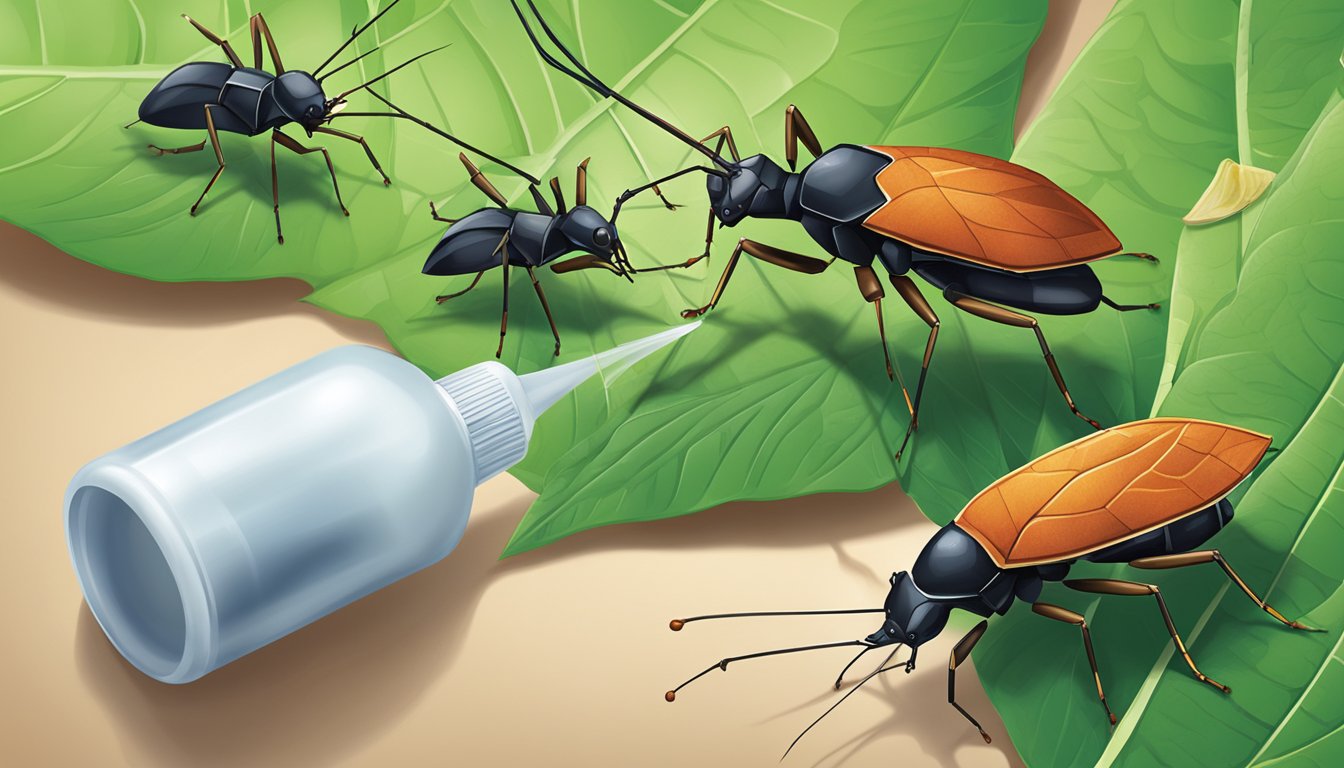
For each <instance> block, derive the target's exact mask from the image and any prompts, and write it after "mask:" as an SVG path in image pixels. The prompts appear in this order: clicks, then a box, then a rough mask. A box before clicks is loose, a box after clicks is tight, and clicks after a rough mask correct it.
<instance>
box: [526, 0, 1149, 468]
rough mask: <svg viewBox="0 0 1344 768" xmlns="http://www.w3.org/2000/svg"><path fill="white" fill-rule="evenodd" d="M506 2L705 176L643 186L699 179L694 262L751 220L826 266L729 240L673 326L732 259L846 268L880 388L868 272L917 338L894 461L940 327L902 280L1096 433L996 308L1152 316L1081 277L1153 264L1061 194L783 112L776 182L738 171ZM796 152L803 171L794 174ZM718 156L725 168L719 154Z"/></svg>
mask: <svg viewBox="0 0 1344 768" xmlns="http://www.w3.org/2000/svg"><path fill="white" fill-rule="evenodd" d="M512 2H513V6H514V11H515V12H516V13H517V15H518V18H519V19H520V20H521V21H522V23H523V27H524V28H525V30H526V32H527V35H528V37H529V38H530V39H531V41H532V44H533V46H534V47H535V48H536V49H537V52H538V53H539V54H540V56H541V57H542V59H543V60H545V61H546V63H547V64H549V65H550V66H551V67H553V68H555V69H557V70H559V71H560V72H563V73H564V74H566V75H568V76H569V77H571V78H573V79H575V80H577V81H579V82H580V83H582V84H583V85H585V86H587V87H588V88H590V89H592V90H593V91H595V92H596V93H597V94H599V95H600V96H603V97H608V98H612V99H615V100H616V101H618V102H619V103H621V104H623V105H625V106H626V107H628V108H629V109H631V110H633V111H635V112H636V113H637V114H639V115H641V116H642V117H644V118H645V119H647V120H649V121H650V122H652V123H653V124H654V125H657V126H658V127H660V128H662V129H663V130H665V131H667V132H668V133H670V134H672V135H673V136H674V137H676V138H677V139H679V140H681V141H682V142H684V143H685V144H687V145H688V146H690V147H691V148H692V149H694V150H696V151H697V152H699V153H700V154H702V155H704V157H705V158H707V159H708V160H709V161H710V163H711V165H710V166H704V165H697V166H691V167H688V168H684V169H682V170H680V171H677V172H676V173H673V174H670V175H668V176H666V177H664V178H661V179H658V182H657V183H665V182H666V181H668V180H669V179H672V178H676V177H678V176H681V175H683V174H686V173H695V172H702V173H705V174H706V175H707V178H706V188H707V190H708V192H709V200H710V208H709V223H708V227H707V232H706V236H705V251H704V253H705V255H708V254H709V251H710V248H711V246H712V245H713V239H714V229H715V227H714V223H715V221H716V220H717V221H718V223H719V226H720V227H725V226H726V227H734V226H736V225H737V224H738V223H740V222H741V221H743V220H744V219H747V218H758V219H791V220H794V221H797V222H799V223H800V224H801V225H802V227H803V229H804V230H805V231H806V232H807V233H808V235H810V236H811V237H812V239H813V240H814V241H815V242H816V243H817V245H818V246H820V247H821V248H822V249H823V250H825V251H826V252H827V253H829V254H830V256H831V259H830V260H829V261H824V260H822V259H818V258H814V257H812V256H807V255H804V254H799V253H793V252H791V251H786V250H783V249H781V248H776V247H774V246H771V245H767V244H765V243H760V242H756V241H755V240H750V239H746V238H743V239H740V240H738V242H737V246H736V247H735V248H734V249H733V252H732V255H731V256H729V259H728V263H727V264H726V265H725V267H724V270H723V274H722V276H721V277H720V278H719V282H718V285H717V286H716V287H715V289H714V292H713V294H712V296H711V297H710V300H709V303H707V304H705V305H704V306H701V307H696V308H693V309H688V310H686V311H684V312H683V313H682V316H683V317H687V318H690V317H698V316H700V315H703V314H704V313H706V312H708V311H709V310H711V309H713V308H714V307H715V306H717V305H718V303H719V301H720V300H721V299H722V298H723V293H724V290H725V289H726V288H727V287H728V281H729V280H730V279H731V278H732V276H733V270H734V269H735V268H736V267H737V263H738V259H739V258H740V257H741V255H742V254H743V253H746V254H747V255H749V256H752V257H753V258H756V259H759V260H761V261H764V262H766V263H769V264H774V265H775V266H779V267H783V268H785V269H790V270H793V271H796V272H802V273H804V274H810V275H815V274H818V273H820V272H823V271H824V270H826V268H827V267H829V266H830V265H831V264H832V263H833V262H834V261H835V260H836V259H839V260H841V261H844V262H846V263H848V264H851V265H853V267H854V276H855V278H856V279H857V282H858V287H859V293H860V294H861V295H862V297H863V299H864V300H865V301H868V302H870V303H872V304H873V305H874V306H875V308H876V314H877V327H878V334H879V337H880V339H881V341H882V353H883V356H884V358H885V360H886V369H887V376H888V377H889V378H893V379H894V378H895V376H894V369H893V366H892V363H891V354H890V352H889V351H888V349H887V343H886V328H885V324H884V322H883V316H882V299H883V298H884V296H885V292H884V290H883V288H882V283H881V281H880V280H879V279H878V276H877V273H876V272H875V271H874V269H873V266H872V265H873V262H874V260H876V261H877V263H878V266H880V267H881V268H882V269H884V270H885V271H886V272H887V275H888V278H889V280H890V282H891V285H892V287H893V288H895V290H896V293H897V294H898V295H899V296H900V297H901V299H902V300H903V301H904V302H905V303H906V304H907V305H908V306H909V307H910V309H911V310H912V311H913V312H914V313H915V314H916V315H917V316H918V317H919V318H920V319H921V320H922V321H924V323H926V324H927V325H928V327H929V335H928V338H927V341H926V342H925V346H924V358H923V363H922V365H921V368H920V373H919V381H918V384H917V385H916V387H915V395H914V399H913V401H912V400H911V398H910V395H909V392H908V391H906V390H905V386H904V384H902V386H901V389H902V392H903V393H904V394H905V399H906V406H907V408H908V409H909V411H910V423H909V426H908V427H907V429H906V432H905V438H904V439H903V440H902V441H901V447H900V449H898V450H897V452H896V457H897V458H899V457H900V455H901V453H902V452H903V451H904V449H905V446H906V444H907V443H908V441H909V440H910V435H911V433H912V432H913V431H914V430H915V429H917V428H918V426H919V406H920V402H921V399H922V397H923V393H924V383H925V379H926V376H927V374H928V369H929V362H930V360H931V359H932V357H933V351H934V346H935V344H936V342H937V340H938V329H939V325H940V321H939V319H938V314H937V313H936V312H935V311H934V310H933V308H932V307H931V306H930V305H929V303H928V301H927V300H925V298H924V296H923V295H922V294H921V292H920V290H919V288H918V286H917V285H916V284H915V282H914V281H913V280H912V279H911V278H910V276H909V273H911V272H913V273H914V274H915V275H917V276H919V277H921V278H923V279H924V280H926V281H927V282H929V283H930V284H932V285H933V286H934V287H936V288H938V289H939V290H940V291H942V293H943V297H944V298H945V299H946V300H947V301H948V302H950V303H951V304H952V306H953V307H955V308H957V309H959V310H961V311H963V312H967V313H969V314H972V315H975V316H977V317H981V318H984V319H986V320H991V321H993V322H996V323H1002V324H1004V325H1010V326H1016V327H1020V328H1029V329H1031V330H1032V332H1033V333H1034V334H1035V336H1036V341H1037V342H1038V343H1039V344H1040V347H1041V352H1042V354H1043V356H1044V360H1045V364H1046V365H1047V366H1048V367H1049V369H1050V374H1051V376H1052V377H1053V378H1054V381H1055V384H1056V385H1057V386H1058V388H1059V391H1060V393H1061V394H1062V395H1063V397H1064V401H1065V403H1066V404H1067V405H1068V407H1069V410H1070V411H1072V412H1073V413H1074V415H1076V416H1078V418H1080V419H1082V420H1084V421H1086V422H1087V423H1088V424H1089V425H1091V426H1092V427H1093V428H1094V429H1100V428H1101V425H1100V424H1098V423H1097V422H1096V421H1094V420H1093V419H1091V418H1089V417H1088V416H1086V415H1085V414H1084V413H1083V412H1082V411H1080V410H1079V409H1078V406H1077V405H1076V404H1075V403H1074V400H1073V396H1072V395H1071V394H1070V393H1069V389H1068V387H1067V386H1066V385H1065V383H1064V376H1063V374H1062V373H1061V372H1060V369H1059V366H1058V365H1057V364H1056V362H1055V357H1054V354H1053V353H1051V351H1050V345H1049V344H1048V343H1047V342H1046V338H1045V334H1044V333H1043V332H1042V331H1041V328H1040V325H1039V324H1038V322H1037V320H1036V318H1035V317H1033V316H1031V315H1028V314H1024V313H1023V312H1017V311H1014V310H1013V309H1009V307H1014V308H1016V309H1020V310H1025V311H1027V312H1034V313H1042V314H1051V315H1076V314H1084V313H1088V312H1092V311H1093V310H1095V309H1097V308H1098V306H1099V305H1101V304H1106V305H1107V306H1109V307H1111V308H1113V309H1116V310H1119V311H1121V312H1128V311H1132V310H1138V309H1157V308H1158V305H1157V304H1117V303H1116V302H1114V301H1112V300H1111V299H1110V298H1109V297H1107V296H1106V295H1105V294H1104V293H1103V292H1102V286H1101V282H1100V281H1099V280H1098V279H1097V276H1096V274H1095V273H1094V272H1093V271H1092V268H1091V267H1089V266H1088V262H1092V261H1096V260H1098V259H1103V258H1107V257H1110V256H1116V255H1128V256H1135V257H1138V258H1142V259H1146V260H1148V261H1153V262H1156V259H1155V258H1154V257H1153V256H1151V255H1149V254H1146V253H1133V252H1127V253H1123V254H1122V253H1121V252H1120V241H1119V240H1118V239H1117V238H1116V236H1115V235H1114V234H1113V233H1112V232H1111V230H1110V229H1109V228H1108V227H1107V226H1106V224H1105V223H1103V222H1102V221H1101V219H1099V218H1098V217H1097V216H1096V214H1094V213H1093V212H1092V211H1091V210H1089V209H1088V208H1087V206H1085V205H1083V204H1082V203H1081V202H1080V201H1078V200H1077V199H1076V198H1074V197H1073V196H1072V195H1070V194H1069V193H1068V192H1065V191H1064V190H1063V189H1061V188H1060V187H1059V186H1057V185H1056V184H1055V183H1054V182H1052V181H1050V180H1049V179H1047V178H1046V177H1044V176H1042V175H1041V174H1039V173H1036V172H1035V171H1032V170H1029V169H1027V168H1024V167H1022V166H1020V165H1015V164H1013V163H1010V162H1007V161H1004V160H999V159H997V158H993V157H988V156H985V155H979V154H975V153H973V152H964V151H960V150H955V149H942V148H938V147H885V146H858V145H854V144H839V145H836V146H833V147H831V148H830V149H823V148H822V145H821V143H820V141H819V140H818V139H817V136H816V134H815V133H814V132H813V131H812V128H811V126H809V125H808V122H807V120H806V119H804V117H803V113H802V112H801V111H799V110H798V108H797V107H795V106H793V105H789V107H788V108H786V109H785V111H784V155H785V159H786V161H787V162H788V166H789V170H787V171H786V170H784V169H783V168H782V167H780V166H779V165H778V164H777V163H775V162H774V161H773V160H771V159H769V158H767V157H766V156H765V155H759V154H758V155H753V156H751V157H748V158H746V159H743V158H742V157H741V156H740V155H739V154H738V151H737V145H736V142H734V140H733V133H732V130H731V129H730V128H729V127H728V126H724V127H722V128H720V129H719V130H717V131H714V132H713V133H711V134H709V135H708V136H706V137H705V138H703V139H700V140H696V139H695V138H693V137H692V136H691V135H690V134H687V133H686V132H685V131H682V130H681V129H679V128H677V127H675V126H673V125H672V124H671V123H669V122H668V121H667V120H665V119H663V118H661V117H658V116H657V115H655V114H653V113H652V112H649V111H648V110H647V109H645V108H643V107H641V106H639V105H638V104H635V103H634V102H632V101H630V100H629V99H628V98H626V97H625V96H623V95H622V94H620V93H619V92H617V91H615V90H613V89H612V88H610V87H609V86H607V85H606V84H605V83H604V82H603V81H602V80H601V79H599V78H598V77H597V76H596V75H594V74H593V73H592V72H590V71H589V70H588V69H587V68H586V67H585V66H584V65H583V63H582V62H581V61H579V59H578V58H577V57H576V56H575V55H574V54H573V53H571V52H570V51H569V49H568V48H566V47H565V45H564V44H563V43H562V42H561V41H560V39H559V38H558V37H557V36H556V34H555V32H554V31H552V30H551V28H550V27H549V26H548V25H547V23H546V20H545V19H544V18H543V17H542V16H541V14H540V12H538V11H537V8H536V5H535V4H534V3H533V0H528V5H529V6H530V7H531V9H532V15H533V16H535V17H536V20H537V22H538V24H539V25H540V27H541V30H542V32H543V33H544V34H545V35H546V36H547V37H548V38H549V39H550V41H551V43H552V44H554V46H555V47H556V48H557V49H558V50H559V52H560V54H561V55H562V56H563V57H564V58H565V59H566V60H567V61H568V62H569V63H568V64H566V63H564V62H562V61H560V60H559V59H558V58H556V57H555V56H554V55H552V54H551V53H550V51H549V50H547V48H546V47H545V46H544V45H543V44H542V43H541V41H540V40H539V39H538V38H537V35H536V33H534V31H533V29H532V26H531V24H530V23H529V21H528V19H527V17H525V16H524V14H523V11H522V9H521V8H520V7H519V6H518V3H517V0H512ZM711 141H715V142H716V143H715V144H714V147H713V148H712V149H711V148H710V146H709V145H708V143H707V142H711ZM800 142H801V143H802V144H803V146H804V147H806V148H807V150H808V151H809V152H811V153H812V155H813V157H814V158H815V159H814V160H813V162H812V163H810V164H809V165H807V166H806V167H804V168H803V169H802V170H801V171H797V170H796V169H797V156H798V144H799V143H800ZM725 146H726V147H727V150H728V153H729V157H727V158H725V157H724V156H723V154H722V153H723V150H724V147H725Z"/></svg>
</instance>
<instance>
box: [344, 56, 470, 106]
mask: <svg viewBox="0 0 1344 768" xmlns="http://www.w3.org/2000/svg"><path fill="white" fill-rule="evenodd" d="M448 45H452V43H449V44H448ZM448 45H440V46H439V47H438V48H433V49H430V50H428V51H425V52H424V53H422V54H420V55H419V56H412V57H411V58H410V59H407V60H406V61H403V62H402V63H400V64H398V65H397V66H395V67H393V68H391V69H389V70H387V71H386V72H384V73H383V74H381V75H379V76H377V77H375V78H373V79H372V80H369V81H368V82H365V83H360V84H359V85H357V86H355V87H354V88H351V89H349V90H347V91H345V92H344V93H340V94H337V96H336V99H335V100H336V101H340V100H341V99H344V98H345V97H346V96H349V95H350V94H352V93H354V92H355V91H358V90H359V89H360V88H368V87H369V86H370V85H373V84H374V83H376V82H378V81H379V80H382V79H383V78H385V77H387V76H389V75H392V74H394V73H395V72H396V71H397V70H399V69H403V68H405V67H409V66H410V65H412V64H414V63H415V62H417V61H419V60H420V59H423V58H425V57H426V56H428V55H429V54H431V53H437V52H438V51H442V50H443V49H444V48H447V47H448ZM369 93H373V91H369Z"/></svg>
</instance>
